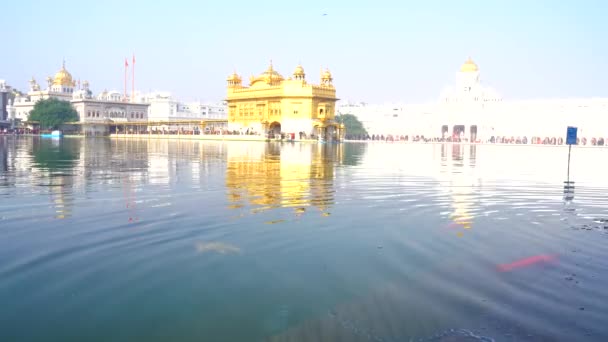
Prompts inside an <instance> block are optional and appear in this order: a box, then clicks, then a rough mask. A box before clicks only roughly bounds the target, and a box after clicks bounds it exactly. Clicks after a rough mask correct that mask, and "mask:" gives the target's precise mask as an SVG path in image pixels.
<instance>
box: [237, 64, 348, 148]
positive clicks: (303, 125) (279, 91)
mask: <svg viewBox="0 0 608 342" xmlns="http://www.w3.org/2000/svg"><path fill="white" fill-rule="evenodd" d="M227 82H228V89H227V98H226V101H227V103H228V128H229V129H230V130H233V131H239V132H241V133H245V134H246V133H251V134H262V133H263V134H268V135H270V136H276V135H279V134H283V135H287V136H291V137H292V138H295V139H305V138H312V139H319V140H326V141H332V140H333V141H336V140H342V137H343V135H344V126H343V125H341V124H340V123H338V122H337V121H336V120H335V110H336V101H338V98H336V88H335V87H334V85H333V77H332V75H331V72H330V71H329V70H327V69H326V70H325V71H322V72H321V74H320V84H309V83H308V82H307V81H306V73H305V72H304V68H303V67H302V66H301V65H298V66H297V67H296V68H295V70H294V72H293V75H292V77H288V78H287V79H285V78H284V77H283V76H282V75H281V74H280V73H279V72H277V71H276V70H275V69H274V67H273V65H272V62H270V65H269V66H268V68H267V69H266V70H265V71H264V72H262V73H261V74H260V75H258V76H251V77H250V78H249V85H248V86H244V85H243V83H242V78H241V76H239V75H238V74H237V73H236V72H234V73H232V74H231V75H230V76H229V77H228V78H227Z"/></svg>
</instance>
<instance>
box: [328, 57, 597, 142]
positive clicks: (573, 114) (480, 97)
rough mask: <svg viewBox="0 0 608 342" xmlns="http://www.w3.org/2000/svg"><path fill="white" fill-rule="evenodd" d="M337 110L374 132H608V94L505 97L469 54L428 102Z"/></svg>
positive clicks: (464, 136)
mask: <svg viewBox="0 0 608 342" xmlns="http://www.w3.org/2000/svg"><path fill="white" fill-rule="evenodd" d="M338 112H339V113H341V114H348V113H350V114H354V115H356V116H357V117H358V118H359V120H361V121H362V123H363V124H364V126H365V128H366V129H367V131H368V133H369V134H370V135H372V134H375V135H385V136H387V135H393V136H401V135H403V136H406V135H407V136H408V137H409V138H410V139H411V138H412V137H415V136H424V137H425V138H431V139H440V138H448V137H449V138H450V139H454V138H459V139H461V140H467V141H480V142H482V141H490V140H491V139H492V137H494V139H496V138H497V137H501V138H502V137H506V138H508V139H511V138H514V140H517V138H518V137H520V138H523V137H526V139H527V140H528V141H531V139H532V138H536V139H538V138H540V139H541V140H544V139H545V138H556V140H558V141H559V139H560V138H562V139H565V137H566V128H567V126H576V127H578V128H579V130H578V136H579V137H580V138H586V140H588V141H589V142H590V141H591V140H592V139H594V138H595V139H599V138H602V137H603V138H604V140H606V138H607V137H608V97H606V98H572V99H539V100H528V101H505V100H503V99H502V97H501V96H500V95H499V94H498V93H497V92H496V91H495V90H494V89H492V88H490V87H487V86H485V85H484V84H483V83H482V82H481V78H480V72H479V68H478V67H477V64H475V62H473V61H472V60H471V59H470V58H469V59H468V60H467V61H466V62H465V63H464V64H463V65H462V67H461V68H460V70H459V71H458V72H457V74H456V82H455V83H454V85H453V86H451V87H447V88H445V89H443V91H441V94H440V97H439V100H438V101H437V102H435V103H429V104H407V105H395V104H385V105H368V104H361V103H360V104H348V103H346V104H340V107H339V108H338Z"/></svg>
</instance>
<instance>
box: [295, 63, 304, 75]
mask: <svg viewBox="0 0 608 342" xmlns="http://www.w3.org/2000/svg"><path fill="white" fill-rule="evenodd" d="M293 75H294V76H304V68H302V66H301V65H299V64H298V66H297V67H296V70H294V71H293Z"/></svg>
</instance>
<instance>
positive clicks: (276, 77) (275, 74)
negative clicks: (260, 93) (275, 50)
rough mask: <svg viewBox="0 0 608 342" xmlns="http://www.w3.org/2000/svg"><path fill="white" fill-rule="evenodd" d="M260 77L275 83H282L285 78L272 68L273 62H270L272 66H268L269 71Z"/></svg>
mask: <svg viewBox="0 0 608 342" xmlns="http://www.w3.org/2000/svg"><path fill="white" fill-rule="evenodd" d="M260 77H266V78H270V79H271V80H273V81H282V80H283V76H281V74H279V73H278V72H277V71H276V70H274V68H273V67H272V61H270V65H269V66H268V69H266V71H264V73H263V74H262V75H260Z"/></svg>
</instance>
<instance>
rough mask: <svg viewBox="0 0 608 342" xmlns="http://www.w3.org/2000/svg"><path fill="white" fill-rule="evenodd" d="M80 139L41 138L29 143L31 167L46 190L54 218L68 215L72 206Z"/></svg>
mask: <svg viewBox="0 0 608 342" xmlns="http://www.w3.org/2000/svg"><path fill="white" fill-rule="evenodd" d="M81 143H82V141H81V140H80V139H53V138H51V139H46V138H45V139H43V138H37V139H34V140H33V141H32V150H31V154H32V167H33V169H35V170H37V171H38V172H37V182H38V185H39V186H41V187H48V192H49V194H50V196H51V201H52V203H53V208H54V210H55V215H54V216H55V218H56V219H65V218H68V217H70V216H71V215H72V208H73V206H74V195H73V193H72V192H73V191H72V188H73V186H74V177H75V176H77V174H78V172H79V170H78V168H76V165H77V163H78V161H79V160H80V148H81Z"/></svg>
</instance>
